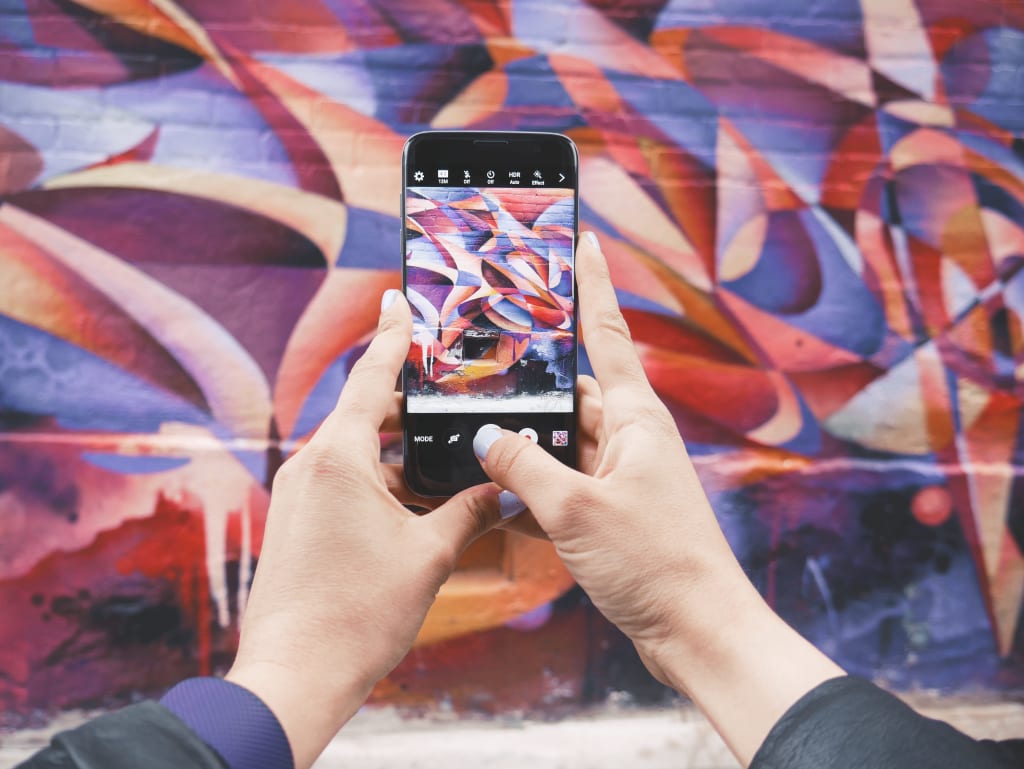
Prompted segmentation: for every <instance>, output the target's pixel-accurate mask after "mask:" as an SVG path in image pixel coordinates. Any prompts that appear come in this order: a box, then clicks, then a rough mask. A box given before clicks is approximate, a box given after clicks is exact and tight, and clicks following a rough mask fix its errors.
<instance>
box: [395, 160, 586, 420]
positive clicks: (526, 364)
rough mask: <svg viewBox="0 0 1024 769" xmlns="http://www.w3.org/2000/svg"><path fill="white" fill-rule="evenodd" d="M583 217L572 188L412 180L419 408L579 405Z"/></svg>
mask: <svg viewBox="0 0 1024 769" xmlns="http://www.w3.org/2000/svg"><path fill="white" fill-rule="evenodd" d="M467 174H468V172H467ZM438 175H440V172H439V173H438ZM446 176H447V174H446ZM574 213H575V197H574V192H573V190H571V189H564V188H546V187H521V188H497V187H449V186H438V187H421V186H415V187H409V188H408V190H407V195H406V200H405V216H406V221H405V226H406V234H405V237H406V255H405V256H406V294H407V296H408V299H409V303H410V305H411V306H412V310H413V319H414V332H413V343H412V346H411V348H410V352H409V358H408V360H407V363H406V371H405V386H406V395H407V408H408V411H409V413H410V414H442V413H459V414H472V413H475V414H482V413H497V414H501V413H512V412H530V413H534V414H537V413H545V414H554V413H571V412H572V410H573V385H574V378H575V365H576V354H575V311H574V304H573V302H574V297H573V273H572V269H573V267H572V262H573V240H574V236H575V230H574ZM559 438H560V439H561V438H562V436H559Z"/></svg>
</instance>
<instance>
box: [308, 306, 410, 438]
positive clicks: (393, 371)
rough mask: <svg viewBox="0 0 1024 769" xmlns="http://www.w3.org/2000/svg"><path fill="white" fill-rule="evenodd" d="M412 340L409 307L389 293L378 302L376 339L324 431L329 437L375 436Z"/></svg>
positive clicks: (351, 376)
mask: <svg viewBox="0 0 1024 769" xmlns="http://www.w3.org/2000/svg"><path fill="white" fill-rule="evenodd" d="M411 339H412V314H411V313H410V312H409V304H408V303H407V302H406V301H405V297H403V296H402V293H401V292H400V291H397V290H396V289H389V290H388V291H387V292H385V294H384V297H383V298H382V300H381V314H380V320H379V322H378V325H377V335H376V336H375V337H374V338H373V341H371V342H370V346H369V347H367V348H366V352H364V353H363V355H362V357H361V358H360V359H359V360H358V361H356V365H355V366H353V367H352V371H351V372H350V373H349V375H348V381H346V382H345V386H344V387H343V388H342V390H341V395H340V396H339V397H338V403H337V405H336V406H335V407H334V410H333V411H332V412H331V413H330V414H329V415H328V417H327V419H326V420H325V422H324V428H326V429H327V430H328V431H329V432H332V433H338V432H342V431H345V430H350V429H357V430H360V431H364V432H367V433H371V432H372V433H373V434H374V435H376V434H377V431H378V429H379V428H380V426H381V424H383V422H384V421H385V419H386V418H387V417H388V414H389V412H391V411H392V408H393V406H394V402H395V381H396V380H397V378H398V374H399V372H401V370H402V364H403V363H404V362H405V359H406V356H407V355H408V354H409V345H410V342H411Z"/></svg>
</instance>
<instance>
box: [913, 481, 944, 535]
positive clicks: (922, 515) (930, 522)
mask: <svg viewBox="0 0 1024 769" xmlns="http://www.w3.org/2000/svg"><path fill="white" fill-rule="evenodd" d="M910 511H911V512H912V513H913V514H914V517H915V518H916V519H917V520H918V521H920V522H921V523H923V524H924V525H925V526H941V525H942V524H944V523H945V522H946V521H948V520H949V516H950V515H951V514H952V512H953V499H952V497H950V495H949V492H948V491H946V489H944V488H943V487H942V486H926V487H925V488H923V489H921V490H920V491H919V492H917V494H915V495H914V499H913V500H912V501H911V502H910Z"/></svg>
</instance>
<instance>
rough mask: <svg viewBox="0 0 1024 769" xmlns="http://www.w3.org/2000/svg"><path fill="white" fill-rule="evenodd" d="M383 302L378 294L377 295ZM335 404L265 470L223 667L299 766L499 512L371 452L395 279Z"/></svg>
mask: <svg viewBox="0 0 1024 769" xmlns="http://www.w3.org/2000/svg"><path fill="white" fill-rule="evenodd" d="M389 304H390V306H387V305H389ZM384 305H385V308H384V309H383V310H382V313H381V318H380V325H379V328H378V333H377V336H376V338H375V339H374V340H373V342H372V343H371V344H370V347H369V348H368V349H367V351H366V353H365V354H364V355H363V357H362V358H361V359H360V360H359V362H358V363H357V364H356V365H355V367H354V368H353V369H352V373H351V374H350V375H349V378H348V382H347V383H346V385H345V388H344V390H343V391H342V393H341V396H340V398H339V400H338V404H337V406H336V408H335V409H334V411H333V412H332V413H331V414H330V415H329V416H328V417H327V419H326V420H325V421H324V423H323V425H321V427H320V429H319V430H317V432H316V434H315V435H314V436H313V438H312V439H311V440H310V442H309V443H308V444H307V445H306V446H304V447H303V448H302V449H301V450H300V451H299V452H298V453H296V454H295V455H294V456H292V457H291V458H290V459H289V460H288V461H287V462H286V463H285V464H284V466H283V467H282V468H281V469H280V471H279V472H278V473H277V476H276V478H275V479H274V488H273V493H272V495H271V503H270V512H269V515H268V519H267V526H266V531H265V534H264V538H263V550H262V553H261V554H260V559H259V566H258V568H257V570H256V577H255V579H254V582H253V586H252V591H251V593H250V595H249V602H248V606H247V608H246V611H245V617H244V622H243V625H242V636H241V641H240V643H239V649H238V656H237V658H236V659H235V663H234V665H233V666H232V668H231V670H230V672H229V673H228V675H227V679H228V680H230V681H233V682H235V683H237V684H239V685H241V686H245V687H246V688H248V689H250V690H251V691H253V692H254V693H256V694H257V695H258V696H259V697H260V698H261V699H262V700H263V701H264V702H265V703H266V704H267V705H268V707H270V709H271V710H272V711H273V712H274V714H275V715H276V716H277V718H278V720H279V721H280V722H281V725H282V727H283V728H284V730H285V733H286V734H287V735H288V739H289V742H290V744H291V747H292V752H293V755H294V758H295V766H296V768H297V769H303V768H304V767H308V766H309V765H310V764H311V763H312V762H313V760H314V759H315V758H316V756H318V755H319V754H320V752H321V751H322V750H323V748H324V747H325V746H326V744H327V742H328V741H330V739H331V738H332V737H333V736H334V734H335V733H336V732H337V731H338V729H339V728H341V726H342V724H344V723H345V721H347V720H348V718H350V717H351V716H352V714H353V713H355V711H356V710H357V709H358V708H359V707H360V705H362V703H363V702H364V701H365V699H366V697H367V696H368V694H369V692H370V689H371V688H372V687H373V685H374V684H375V683H376V682H377V681H378V680H379V679H381V678H383V677H384V676H385V675H387V674H388V673H389V672H390V671H391V670H392V669H393V668H394V667H395V665H397V664H398V662H399V661H400V660H401V659H402V658H403V657H404V656H405V654H406V652H407V651H408V650H409V648H410V647H411V646H412V643H413V640H414V639H415V638H416V634H417V632H418V631H419V628H420V626H421V625H422V624H423V619H424V617H425V615H426V613H427V610H428V609H429V608H430V605H431V604H432V603H433V601H434V598H435V596H436V595H437V591H438V590H439V589H440V587H441V585H442V584H444V582H445V580H447V579H448V577H449V575H450V574H451V572H452V570H453V569H454V567H455V561H456V559H457V558H458V556H459V554H460V553H461V552H462V551H463V550H464V549H465V548H466V547H467V546H468V545H469V543H470V542H471V541H472V540H473V539H475V538H476V537H477V536H479V535H480V534H482V533H483V532H485V531H486V530H487V529H489V528H490V527H491V526H493V525H495V524H497V523H498V522H499V521H500V514H499V503H498V490H497V489H496V488H495V487H494V486H493V485H492V484H486V485H483V486H477V487H474V488H472V489H469V490H467V491H465V492H463V493H461V494H459V495H458V496H455V497H453V498H452V499H450V500H449V501H447V502H446V503H444V504H442V505H440V506H439V507H437V509H435V510H434V511H433V512H431V513H429V514H426V515H423V516H417V515H414V514H413V513H410V512H409V511H408V510H406V509H405V508H404V507H403V506H402V503H403V502H406V503H409V502H412V503H415V504H420V505H425V500H421V499H419V498H416V497H413V496H412V495H411V494H410V493H409V492H408V491H407V490H406V489H405V485H404V483H403V481H402V480H401V478H402V473H401V468H400V467H395V466H382V465H381V464H380V462H379V457H380V439H379V431H380V430H381V428H382V426H383V427H384V428H385V429H386V430H391V429H394V427H395V423H396V422H397V415H396V414H395V406H396V399H395V396H394V392H393V391H394V384H395V379H396V377H397V375H398V372H399V370H400V368H401V366H402V363H403V362H404V361H405V357H406V354H407V352H408V350H409V340H410V338H411V336H412V319H411V316H410V313H409V307H408V305H407V304H406V302H405V300H404V298H402V297H401V295H400V294H399V292H393V293H392V292H389V293H388V294H385V298H384Z"/></svg>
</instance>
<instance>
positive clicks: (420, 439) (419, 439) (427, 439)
mask: <svg viewBox="0 0 1024 769" xmlns="http://www.w3.org/2000/svg"><path fill="white" fill-rule="evenodd" d="M412 441H413V443H433V442H434V436H433V435H414V436H412Z"/></svg>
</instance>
